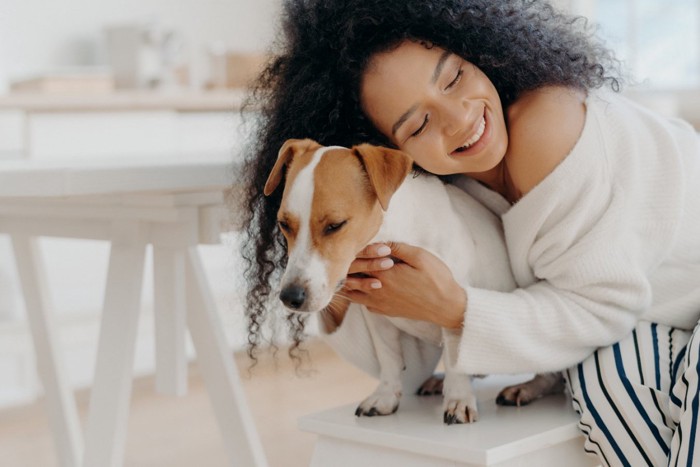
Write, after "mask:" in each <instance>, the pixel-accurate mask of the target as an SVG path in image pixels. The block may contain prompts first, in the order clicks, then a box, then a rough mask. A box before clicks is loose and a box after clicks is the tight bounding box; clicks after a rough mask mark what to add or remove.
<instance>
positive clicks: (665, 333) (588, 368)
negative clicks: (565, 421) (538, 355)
mask: <svg viewBox="0 0 700 467" xmlns="http://www.w3.org/2000/svg"><path fill="white" fill-rule="evenodd" d="M699 329H700V325H698V326H697V327H696V328H695V329H694V330H693V331H692V332H691V331H684V330H679V329H674V328H671V327H668V326H664V325H661V324H655V323H649V322H640V323H639V324H638V325H637V327H636V328H635V330H634V331H633V332H632V334H631V335H630V336H628V337H627V338H625V339H624V340H622V341H621V342H619V343H617V344H615V345H612V346H610V347H606V348H601V349H598V350H597V351H596V352H595V353H594V354H593V355H591V356H590V357H589V358H588V359H586V360H584V361H583V362H582V363H580V364H579V365H577V366H576V367H573V368H570V369H569V370H567V371H566V372H565V376H566V379H567V383H568V387H569V389H570V391H571V395H572V400H573V405H574V409H575V410H576V411H577V412H578V413H579V415H580V416H581V421H580V423H579V428H580V429H581V431H582V432H583V433H584V435H585V436H586V442H585V446H584V447H585V449H586V451H587V452H589V453H592V454H595V455H597V456H598V459H599V460H600V462H601V464H603V465H604V466H632V467H637V466H647V465H650V466H666V465H669V466H700V446H698V444H699V443H698V439H699V438H700V436H699V435H698V433H697V430H698V413H699V412H700V409H699V407H698V404H699V403H700V400H699V399H700V391H699V390H698V379H699V373H700V331H699ZM696 447H697V449H696Z"/></svg>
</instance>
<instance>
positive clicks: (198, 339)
mask: <svg viewBox="0 0 700 467" xmlns="http://www.w3.org/2000/svg"><path fill="white" fill-rule="evenodd" d="M186 270H187V325H188V328H189V330H190V335H191V336H192V341H193V343H194V346H195V350H196V352H197V363H198V365H199V367H200V370H201V373H202V377H203V379H204V384H205V385H206V387H207V390H208V391H209V396H210V398H211V401H212V406H213V408H214V413H215V415H216V418H217V420H218V422H219V427H220V428H221V433H222V435H223V438H224V444H225V446H226V448H227V450H228V452H229V457H230V459H231V463H232V465H234V466H245V467H249V466H250V467H254V466H255V467H263V466H266V465H267V461H266V459H265V454H264V452H263V448H262V443H261V442H260V439H259V437H258V434H257V431H256V429H255V424H254V422H253V417H252V415H251V413H250V410H249V408H248V404H247V402H246V397H245V393H244V391H243V385H242V384H241V380H240V377H239V375H238V370H237V368H236V366H235V362H234V360H233V356H232V353H231V350H230V349H229V347H228V345H227V343H226V338H225V336H224V333H223V331H222V326H221V322H220V319H219V316H218V315H217V310H216V306H215V304H214V300H213V298H212V297H211V292H210V289H209V286H208V284H207V280H206V276H205V273H204V269H203V267H202V264H201V260H200V257H199V253H198V251H197V247H190V248H188V252H187V268H186Z"/></svg>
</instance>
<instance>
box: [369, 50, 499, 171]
mask: <svg viewBox="0 0 700 467" xmlns="http://www.w3.org/2000/svg"><path fill="white" fill-rule="evenodd" d="M360 91H361V102H362V107H363V109H364V111H365V112H366V114H367V116H368V117H369V118H370V119H371V120H372V122H373V123H374V124H375V125H376V126H377V128H378V129H379V131H381V132H382V133H383V134H384V135H385V136H387V137H388V138H389V139H390V140H391V141H392V142H393V143H394V144H396V146H398V147H399V148H400V149H401V150H403V151H404V152H406V153H408V154H409V155H410V156H411V157H412V158H413V160H414V161H415V162H416V163H417V164H418V165H420V166H421V167H422V168H423V169H425V170H427V171H429V172H432V173H434V174H438V175H448V174H458V173H480V172H486V171H489V170H491V169H493V168H494V167H496V166H497V165H498V164H499V162H500V161H501V160H502V159H503V156H504V155H505V152H506V148H507V147H508V134H507V132H506V126H505V120H504V117H503V110H502V108H501V100H500V98H499V97H498V92H497V91H496V88H495V87H494V86H493V83H491V81H490V80H489V79H488V78H487V77H486V75H485V74H484V73H482V72H481V70H479V69H478V68H477V67H476V66H474V65H472V64H471V63H469V62H468V61H466V60H464V59H462V58H461V57H459V56H458V55H454V54H451V53H449V52H447V51H445V50H444V49H440V48H438V47H433V48H427V47H426V46H425V45H423V44H420V43H416V42H411V41H406V42H403V43H402V44H401V45H400V46H399V47H398V48H396V49H394V50H391V51H389V52H386V53H381V54H378V55H376V56H375V57H374V58H373V59H372V61H371V62H370V65H369V67H368V69H367V71H366V72H365V74H364V76H363V79H362V83H361V88H360Z"/></svg>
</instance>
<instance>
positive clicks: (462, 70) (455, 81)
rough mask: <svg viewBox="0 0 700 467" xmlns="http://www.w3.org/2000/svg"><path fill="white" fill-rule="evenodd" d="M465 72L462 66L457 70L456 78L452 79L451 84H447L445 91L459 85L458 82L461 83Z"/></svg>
mask: <svg viewBox="0 0 700 467" xmlns="http://www.w3.org/2000/svg"><path fill="white" fill-rule="evenodd" d="M463 73H464V69H463V68H460V69H459V71H457V76H455V78H454V79H453V80H452V82H450V84H448V85H447V87H446V88H445V91H447V90H448V89H451V88H453V87H455V86H456V85H457V83H459V82H460V81H461V80H462V74H463Z"/></svg>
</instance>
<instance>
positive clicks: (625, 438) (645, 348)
mask: <svg viewBox="0 0 700 467" xmlns="http://www.w3.org/2000/svg"><path fill="white" fill-rule="evenodd" d="M279 47H280V50H279V51H278V54H277V56H276V57H275V59H274V60H273V61H272V62H271V64H270V65H269V66H268V68H267V69H266V71H265V73H264V74H263V76H262V80H261V83H260V84H259V86H258V88H257V92H256V94H255V95H254V98H255V99H254V100H255V102H257V103H258V104H259V105H260V107H261V109H262V117H263V118H262V124H261V127H260V129H259V132H258V134H257V135H256V136H257V141H256V151H255V152H254V153H252V154H250V158H249V169H250V172H249V180H248V183H249V185H248V193H247V195H248V196H247V201H248V203H249V208H250V212H251V218H250V219H249V220H248V224H247V225H248V233H249V235H250V236H251V239H252V240H253V241H254V248H253V249H251V250H250V252H249V253H250V256H249V258H250V260H251V268H250V270H249V271H248V273H249V276H248V277H249V278H250V279H251V281H252V282H253V287H252V289H251V292H250V294H249V301H248V306H249V310H248V311H249V318H250V327H249V330H250V331H251V333H250V335H251V344H252V345H253V347H254V346H255V344H256V343H257V342H258V338H259V337H258V336H259V325H260V323H261V321H262V320H263V319H264V316H265V309H266V308H265V306H266V300H267V298H268V296H269V293H270V285H269V284H270V279H271V276H272V275H273V273H274V272H275V271H278V270H279V269H278V268H282V267H283V265H284V254H283V248H282V246H283V245H282V243H281V242H282V241H281V238H280V235H279V233H278V232H277V231H276V229H275V225H274V224H275V213H276V211H277V208H278V206H279V201H280V200H279V196H280V195H279V194H277V195H276V196H273V197H271V198H264V197H263V196H262V194H261V190H262V186H263V185H264V181H265V178H266V177H267V174H268V172H269V170H270V168H271V167H272V164H273V163H274V160H275V158H276V154H277V150H278V149H279V147H280V146H281V144H282V142H283V141H284V140H286V139H287V138H291V137H310V138H314V139H316V140H318V141H319V142H321V143H322V144H340V145H346V146H349V145H351V144H355V143H359V142H372V143H375V144H383V145H387V146H392V147H397V148H399V149H401V150H403V151H405V152H406V153H407V154H409V155H410V156H411V157H412V158H413V159H414V161H415V163H416V166H417V167H419V168H421V169H423V170H425V171H428V172H431V173H434V174H436V175H440V176H445V178H446V179H447V180H449V181H450V182H452V183H455V184H456V185H458V186H460V187H461V188H463V189H464V190H465V191H467V192H469V193H470V194H471V195H472V196H474V197H475V198H477V199H478V200H480V201H481V202H482V203H484V204H485V205H486V206H487V207H489V208H490V209H491V210H493V211H494V212H496V213H497V214H499V215H500V216H501V218H502V220H503V226H504V232H505V235H506V240H507V244H508V251H509V256H510V259H511V263H512V266H513V272H514V275H515V277H516V280H517V282H518V285H519V288H518V289H517V290H515V291H514V292H512V293H499V292H493V291H489V290H481V289H476V288H473V287H469V285H468V284H455V281H454V279H453V278H452V277H451V275H450V273H449V271H448V270H447V269H446V267H445V266H444V265H443V264H442V263H441V262H440V261H439V260H438V259H437V258H435V257H433V256H432V255H430V254H429V253H427V252H425V251H423V250H421V249H419V248H417V247H414V246H411V245H397V246H394V247H393V249H390V248H387V245H370V246H368V247H367V248H366V249H365V250H364V251H363V252H361V254H360V255H359V257H358V259H357V260H356V261H355V263H354V264H353V266H352V268H351V271H350V272H361V273H365V275H367V276H369V277H364V278H357V277H349V278H348V280H347V283H346V289H347V290H346V293H347V294H348V295H349V296H350V297H351V298H352V299H353V300H354V301H356V302H358V303H362V304H364V305H366V306H367V307H368V308H370V309H371V310H372V311H374V312H377V313H384V314H387V315H395V316H404V317H408V318H414V319H423V320H428V321H432V322H435V323H438V324H440V325H442V326H445V327H457V328H462V329H463V336H464V337H463V339H462V346H461V350H460V356H459V365H460V366H461V368H462V369H463V370H464V371H466V372H468V373H472V374H484V373H523V372H544V371H560V370H566V371H565V373H566V375H567V380H568V383H569V389H570V391H571V393H572V397H573V403H574V408H575V409H576V410H577V411H578V412H579V413H580V415H581V422H580V428H581V430H582V431H583V433H584V434H585V435H586V437H587V442H586V445H585V448H586V450H587V451H589V452H591V453H594V454H596V455H597V456H598V457H599V459H600V462H601V463H603V464H604V465H633V466H637V465H666V464H667V463H671V464H672V465H679V464H682V465H692V463H693V459H694V453H695V450H694V447H695V444H696V440H697V438H698V437H697V436H696V429H697V428H696V427H697V414H698V404H699V403H700V400H699V399H700V397H699V395H698V366H699V365H700V359H699V358H698V353H699V351H700V349H699V347H700V339H696V338H695V337H694V336H695V332H694V329H695V326H696V324H697V322H698V319H699V318H700V287H699V285H700V183H697V182H696V181H695V180H697V179H698V176H700V146H699V141H698V136H697V134H696V132H695V131H694V130H693V129H692V128H691V127H690V126H689V125H687V124H685V123H683V122H680V121H670V120H665V119H663V118H661V117H659V116H656V115H654V114H653V113H651V112H649V111H647V110H645V109H642V108H641V107H638V106H637V105H635V104H634V103H632V102H630V101H628V100H626V99H624V98H623V97H621V96H618V95H616V94H615V93H614V92H611V91H610V90H606V88H612V90H613V91H617V90H618V88H619V80H618V78H617V76H616V74H615V67H614V61H613V60H612V58H611V56H610V54H609V53H608V52H607V51H606V50H605V49H604V48H603V47H601V46H599V45H598V44H597V42H596V41H595V40H594V38H593V37H592V36H591V34H590V33H589V32H588V30H587V29H586V27H585V24H584V22H582V21H577V20H574V19H570V18H568V17H566V16H563V15H560V14H558V13H556V12H555V11H553V10H552V9H551V8H550V7H549V6H548V5H547V4H545V3H541V2H537V1H533V0H518V1H493V0H483V1H480V0H430V1H425V0H400V1H390V0H363V1H359V0H358V1H343V2H341V1H315V0H307V1H302V0H300V1H291V2H288V3H287V4H286V6H285V18H284V35H283V38H282V42H281V43H280V44H279ZM455 241H459V239H455ZM389 255H390V256H392V257H394V258H398V259H399V260H401V261H400V262H396V263H395V262H394V261H391V260H389V261H387V259H388V258H387V257H388V256H389ZM455 290H457V292H454V291H455ZM290 319H292V320H296V321H294V322H293V323H292V324H293V325H292V329H293V330H295V333H296V334H295V337H296V338H297V339H296V341H297V342H298V340H299V339H298V338H299V337H300V336H301V329H302V323H301V321H300V318H299V317H297V316H295V317H292V318H290ZM322 332H323V333H324V334H325V335H326V337H327V339H328V341H329V342H331V343H332V345H333V346H334V347H335V348H336V349H337V350H338V351H339V352H340V353H341V354H343V355H344V356H346V357H347V358H348V359H350V360H351V361H353V362H355V363H357V364H358V365H360V366H361V367H363V368H367V369H371V366H372V362H371V360H372V356H371V355H364V354H362V351H361V349H362V346H361V345H358V337H357V336H358V335H362V332H363V323H361V322H359V321H358V319H357V317H356V316H353V315H352V314H351V313H350V314H347V315H344V314H342V313H339V314H327V315H326V316H324V319H323V320H322ZM406 346H407V347H411V348H412V349H413V351H414V352H417V356H418V360H420V361H426V362H427V361H432V354H431V352H433V350H430V349H426V348H424V347H421V346H420V344H418V343H411V342H407V343H406ZM421 358H422V360H421ZM426 365H427V364H426ZM426 367H427V366H426ZM429 371H430V370H429ZM419 373H420V371H419Z"/></svg>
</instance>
